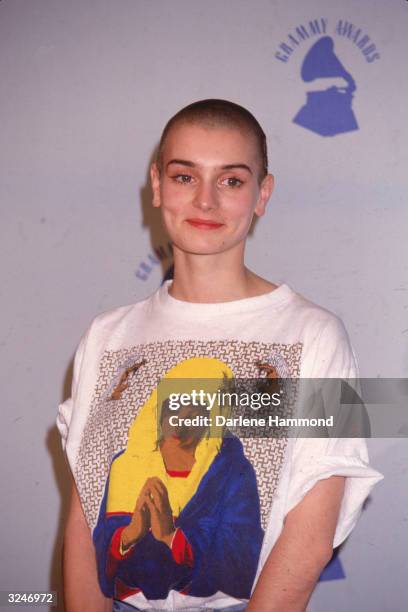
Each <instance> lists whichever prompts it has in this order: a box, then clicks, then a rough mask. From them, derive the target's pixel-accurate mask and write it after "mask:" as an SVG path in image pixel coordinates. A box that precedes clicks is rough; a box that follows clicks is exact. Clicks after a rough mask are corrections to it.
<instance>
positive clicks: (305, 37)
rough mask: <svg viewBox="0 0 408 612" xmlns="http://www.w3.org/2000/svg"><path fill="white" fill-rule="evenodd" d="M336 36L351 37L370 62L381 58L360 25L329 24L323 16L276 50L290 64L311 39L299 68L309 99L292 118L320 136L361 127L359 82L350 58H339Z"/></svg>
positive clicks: (303, 26) (298, 29)
mask: <svg viewBox="0 0 408 612" xmlns="http://www.w3.org/2000/svg"><path fill="white" fill-rule="evenodd" d="M330 34H332V35H330ZM334 36H336V37H337V40H340V39H342V40H346V41H349V42H350V43H351V45H352V46H353V47H354V48H355V49H356V50H358V52H359V53H360V54H361V56H362V57H363V58H364V60H365V62H366V63H367V64H370V65H372V64H373V63H374V62H376V61H377V60H378V59H380V53H379V51H378V48H377V46H376V45H375V44H374V42H373V40H372V38H371V37H370V36H368V34H366V33H365V32H363V31H362V29H361V28H359V27H357V26H355V25H354V24H353V23H352V22H351V21H348V20H344V19H339V20H338V21H337V23H335V24H333V27H332V28H330V22H329V20H328V19H327V18H324V17H321V18H319V19H312V20H310V21H309V22H308V23H302V24H299V25H298V26H297V27H296V28H294V29H293V30H292V31H291V32H289V33H288V34H287V36H286V38H285V40H283V41H282V42H281V43H280V44H279V45H278V48H277V50H276V52H275V58H276V59H277V60H279V61H280V62H282V63H285V64H287V63H288V62H289V61H290V60H291V58H292V57H293V56H294V55H296V52H297V51H298V49H299V48H301V47H302V46H303V45H304V43H312V44H311V46H310V48H309V50H308V51H307V53H306V54H305V57H304V59H303V62H302V64H301V68H300V77H301V79H302V81H303V83H305V84H306V85H307V86H308V87H307V91H306V101H305V102H304V103H303V106H301V108H300V109H299V110H298V111H297V113H296V115H295V116H294V117H293V119H292V121H293V123H295V124H296V125H299V126H300V127H302V128H305V129H307V130H310V131H311V132H314V133H315V134H318V135H319V136H336V135H337V134H344V133H347V132H353V131H355V130H358V129H359V125H358V121H357V118H356V116H355V113H354V110H353V99H354V97H355V95H356V91H357V85H356V81H355V79H354V78H353V76H352V74H351V73H350V71H349V66H348V64H349V61H350V58H349V59H348V60H347V61H346V62H343V61H342V60H340V59H339V56H338V52H337V51H336V49H335V46H336V45H335V40H336V39H335V38H334ZM342 44H343V43H342ZM339 46H340V47H341V45H337V47H339ZM342 48H343V50H344V46H343V47H342Z"/></svg>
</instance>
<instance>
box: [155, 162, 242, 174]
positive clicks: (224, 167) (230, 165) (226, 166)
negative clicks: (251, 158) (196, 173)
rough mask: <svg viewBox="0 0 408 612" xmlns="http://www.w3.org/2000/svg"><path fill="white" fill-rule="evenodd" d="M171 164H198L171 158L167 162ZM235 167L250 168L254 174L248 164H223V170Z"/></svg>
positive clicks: (192, 165) (168, 164)
mask: <svg viewBox="0 0 408 612" xmlns="http://www.w3.org/2000/svg"><path fill="white" fill-rule="evenodd" d="M171 164H180V165H181V166H188V167H189V168H195V167H196V164H195V163H194V162H192V161H189V160H187V159H171V160H170V161H169V162H167V164H166V168H168V167H169V166H170V165H171ZM235 168H242V169H243V170H248V172H250V173H251V174H252V170H251V168H250V167H249V166H248V165H247V164H226V165H225V166H221V170H234V169H235Z"/></svg>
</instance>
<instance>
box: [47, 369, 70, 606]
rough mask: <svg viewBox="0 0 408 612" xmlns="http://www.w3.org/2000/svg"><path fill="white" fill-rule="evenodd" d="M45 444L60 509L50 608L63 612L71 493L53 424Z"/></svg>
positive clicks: (65, 394) (66, 389)
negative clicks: (53, 603)
mask: <svg viewBox="0 0 408 612" xmlns="http://www.w3.org/2000/svg"><path fill="white" fill-rule="evenodd" d="M73 367H74V357H72V358H71V361H70V364H69V366H68V368H67V371H66V373H65V377H64V383H63V391H62V396H63V397H62V400H61V401H64V400H66V399H67V398H68V397H70V395H71V384H72V376H73ZM46 445H47V449H48V452H49V454H50V456H51V460H52V467H53V470H54V476H55V482H56V485H57V488H58V491H59V495H60V500H61V503H60V509H59V517H58V528H57V532H56V535H55V540H54V546H53V550H52V555H51V562H50V570H49V588H50V590H51V591H56V592H57V606H56V607H53V608H50V610H53V611H55V612H64V609H65V608H64V603H63V598H62V571H61V570H62V559H61V553H62V544H63V536H64V527H65V523H66V519H67V515H68V510H69V502H70V495H71V473H70V468H69V465H68V462H67V460H66V458H65V455H64V453H63V450H62V446H61V437H60V433H59V431H58V429H57V426H56V425H54V426H53V427H50V429H49V430H48V432H47V437H46Z"/></svg>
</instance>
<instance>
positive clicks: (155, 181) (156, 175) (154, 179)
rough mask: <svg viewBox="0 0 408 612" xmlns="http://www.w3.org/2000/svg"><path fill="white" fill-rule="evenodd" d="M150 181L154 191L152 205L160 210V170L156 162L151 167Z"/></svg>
mask: <svg viewBox="0 0 408 612" xmlns="http://www.w3.org/2000/svg"><path fill="white" fill-rule="evenodd" d="M150 181H151V184H152V191H153V200H152V204H153V206H154V207H155V208H159V207H160V204H161V201H160V170H159V168H158V166H157V163H156V162H153V163H152V165H151V166H150Z"/></svg>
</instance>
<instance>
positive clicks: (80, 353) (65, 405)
mask: <svg viewBox="0 0 408 612" xmlns="http://www.w3.org/2000/svg"><path fill="white" fill-rule="evenodd" d="M86 338H87V333H85V334H84V335H83V336H82V338H81V340H80V342H79V344H78V347H77V349H76V352H75V358H74V368H73V376H72V385H71V395H70V397H69V398H67V399H66V400H65V401H64V402H62V403H61V404H59V406H58V413H57V419H56V425H57V428H58V431H59V432H60V435H61V443H62V448H63V449H64V450H65V448H66V443H67V438H68V432H69V427H70V424H71V419H72V414H73V411H74V407H75V403H76V400H77V396H78V388H79V379H80V371H81V366H82V363H83V357H84V352H85V343H86Z"/></svg>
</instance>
